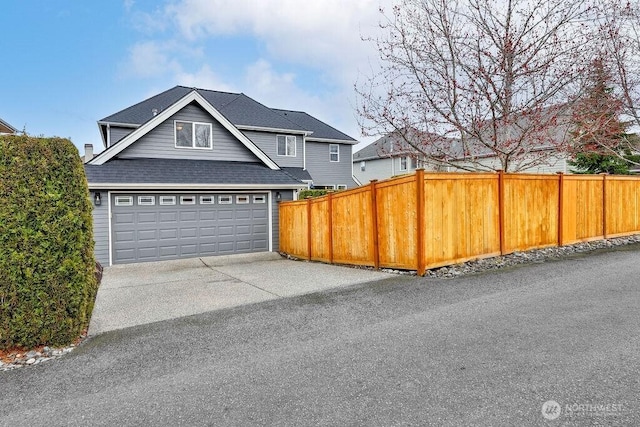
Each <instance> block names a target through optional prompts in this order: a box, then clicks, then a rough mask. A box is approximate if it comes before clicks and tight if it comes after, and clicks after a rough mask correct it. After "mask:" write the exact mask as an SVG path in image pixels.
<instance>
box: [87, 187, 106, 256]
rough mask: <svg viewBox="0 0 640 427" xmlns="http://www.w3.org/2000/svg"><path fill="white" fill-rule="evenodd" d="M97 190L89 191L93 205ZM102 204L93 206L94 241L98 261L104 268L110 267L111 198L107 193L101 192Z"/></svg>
mask: <svg viewBox="0 0 640 427" xmlns="http://www.w3.org/2000/svg"><path fill="white" fill-rule="evenodd" d="M94 192H95V190H90V191H89V193H90V194H89V197H90V198H91V204H93V194H94ZM100 195H101V198H102V204H101V205H100V206H95V205H94V206H93V240H94V242H95V246H94V254H95V257H96V261H98V262H99V263H100V264H102V265H103V266H108V265H109V207H108V204H109V197H108V194H107V192H106V191H104V190H101V191H100Z"/></svg>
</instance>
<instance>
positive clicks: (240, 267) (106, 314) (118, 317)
mask: <svg viewBox="0 0 640 427" xmlns="http://www.w3.org/2000/svg"><path fill="white" fill-rule="evenodd" d="M387 277H389V274H387V273H381V272H376V271H371V270H363V269H356V268H350V267H342V266H334V265H326V264H319V263H312V262H305V261H292V260H288V259H285V258H283V257H281V256H280V255H279V254H277V253H272V252H264V253H257V254H246V255H231V256H217V257H206V258H192V259H184V260H175V261H161V262H150V263H141V264H126V265H118V266H112V267H106V268H105V269H104V276H103V278H102V283H101V285H100V289H99V290H98V296H97V298H96V304H95V308H94V310H93V316H92V318H91V324H90V326H89V335H98V334H101V333H103V332H107V331H112V330H116V329H123V328H127V327H131V326H138V325H144V324H147V323H152V322H158V321H163V320H169V319H175V318H178V317H183V316H190V315H193V314H199V313H205V312H208V311H213V310H220V309H223V308H230V307H235V306H240V305H245V304H253V303H257V302H262V301H267V300H274V299H278V298H287V297H292V296H296V295H303V294H308V293H312V292H317V291H323V290H327V289H331V288H336V287H342V286H349V285H354V284H358V283H364V282H369V281H374V280H379V279H383V278H387Z"/></svg>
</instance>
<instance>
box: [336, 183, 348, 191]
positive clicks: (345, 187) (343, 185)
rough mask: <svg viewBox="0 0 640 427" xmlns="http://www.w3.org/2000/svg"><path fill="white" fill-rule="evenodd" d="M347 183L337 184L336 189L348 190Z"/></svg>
mask: <svg viewBox="0 0 640 427" xmlns="http://www.w3.org/2000/svg"><path fill="white" fill-rule="evenodd" d="M346 189H347V184H336V190H346Z"/></svg>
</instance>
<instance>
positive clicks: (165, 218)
mask: <svg viewBox="0 0 640 427" xmlns="http://www.w3.org/2000/svg"><path fill="white" fill-rule="evenodd" d="M158 217H159V219H160V222H172V223H174V222H176V221H177V220H178V212H159V215H158Z"/></svg>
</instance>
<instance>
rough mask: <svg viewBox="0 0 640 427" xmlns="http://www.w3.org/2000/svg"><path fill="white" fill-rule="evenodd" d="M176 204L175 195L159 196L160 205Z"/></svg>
mask: <svg viewBox="0 0 640 427" xmlns="http://www.w3.org/2000/svg"><path fill="white" fill-rule="evenodd" d="M175 204H176V196H160V205H161V206H174V205H175Z"/></svg>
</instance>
